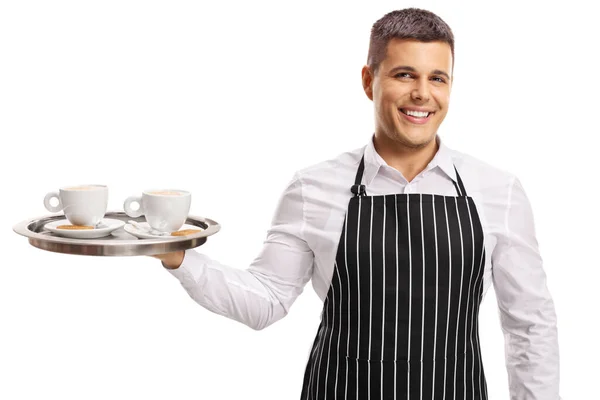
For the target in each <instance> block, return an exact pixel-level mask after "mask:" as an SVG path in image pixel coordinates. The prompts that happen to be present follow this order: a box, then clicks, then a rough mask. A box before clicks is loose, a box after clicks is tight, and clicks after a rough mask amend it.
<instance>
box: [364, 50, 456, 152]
mask: <svg viewBox="0 0 600 400" xmlns="http://www.w3.org/2000/svg"><path fill="white" fill-rule="evenodd" d="M451 74H452V52H451V49H450V46H449V45H448V44H447V43H445V42H438V41H435V42H419V41H416V40H411V39H392V40H390V41H389V43H388V45H387V52H386V57H385V58H384V59H383V61H382V62H381V64H379V67H378V68H377V71H376V72H375V74H373V72H372V71H371V69H370V68H369V67H368V66H365V67H364V68H363V71H362V78H363V88H364V90H365V93H366V94H367V96H368V97H369V99H371V100H372V101H373V104H374V106H375V136H376V138H378V139H379V140H380V141H381V142H387V143H390V142H393V143H395V144H397V145H400V146H402V147H406V148H423V147H426V146H427V145H428V144H431V143H435V142H434V139H435V136H436V134H437V131H438V128H439V126H440V124H441V123H442V121H443V120H444V118H445V117H446V113H447V112H448V105H449V102H450V88H451V83H452V80H451Z"/></svg>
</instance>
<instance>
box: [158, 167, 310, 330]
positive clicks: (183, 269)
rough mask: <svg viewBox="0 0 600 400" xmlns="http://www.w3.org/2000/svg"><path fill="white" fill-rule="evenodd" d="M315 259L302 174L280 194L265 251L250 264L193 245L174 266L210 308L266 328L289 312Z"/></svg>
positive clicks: (187, 287)
mask: <svg viewBox="0 0 600 400" xmlns="http://www.w3.org/2000/svg"><path fill="white" fill-rule="evenodd" d="M234 248H235V244H232V249H234ZM313 261H314V255H313V252H312V250H311V249H310V248H309V246H308V245H307V243H306V241H305V240H304V199H303V195H302V181H301V180H300V176H299V175H298V173H297V174H295V175H294V177H293V179H292V180H291V182H290V183H289V184H288V186H287V187H286V189H285V190H284V192H283V194H282V195H281V196H280V199H279V202H278V205H277V209H276V211H275V215H274V217H273V219H272V222H271V227H270V229H269V230H268V232H267V238H266V240H265V242H264V244H263V247H262V250H261V251H260V253H259V255H258V256H257V257H256V259H255V260H254V261H253V262H252V264H251V265H250V266H249V267H248V268H246V269H239V268H234V267H231V266H227V265H223V264H221V263H219V262H218V261H215V260H212V259H210V258H209V257H208V256H206V255H204V254H201V253H199V252H198V251H196V250H187V251H186V252H185V257H184V260H183V263H182V264H181V265H180V266H179V268H177V269H173V270H168V271H169V272H170V273H171V274H172V275H173V276H175V277H176V278H177V279H179V281H180V282H181V285H182V286H183V287H184V289H185V290H186V291H187V293H188V294H189V295H190V297H191V298H192V299H194V300H195V301H196V302H197V303H198V304H200V305H201V306H203V307H204V308H206V309H208V310H209V311H211V312H214V313H216V314H220V315H223V316H225V317H228V318H231V319H233V320H236V321H239V322H241V323H243V324H245V325H247V326H249V327H251V328H253V329H256V330H260V329H263V328H265V327H267V326H269V325H271V324H272V323H274V322H276V321H278V320H279V319H281V318H283V317H284V316H285V315H286V314H287V313H288V312H289V310H290V307H291V306H292V303H293V302H294V301H295V300H296V298H297V297H298V296H299V295H300V294H301V293H302V291H303V289H304V286H305V285H306V283H307V282H308V281H309V280H310V277H311V276H312V270H313Z"/></svg>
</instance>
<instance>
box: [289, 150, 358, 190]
mask: <svg viewBox="0 0 600 400" xmlns="http://www.w3.org/2000/svg"><path fill="white" fill-rule="evenodd" d="M364 149H365V146H363V147H359V148H356V149H354V150H350V151H345V152H343V153H339V154H337V155H334V156H332V157H331V158H329V159H326V160H324V161H321V162H318V163H315V164H311V165H308V166H306V167H304V168H302V169H300V170H298V171H296V178H297V179H299V180H300V181H301V182H302V184H304V185H310V184H313V185H314V184H317V185H318V184H319V183H322V182H332V181H335V180H336V177H337V178H342V177H345V176H346V175H347V174H348V173H349V172H350V171H354V172H355V171H356V168H358V164H359V163H360V159H361V157H362V155H363V152H364Z"/></svg>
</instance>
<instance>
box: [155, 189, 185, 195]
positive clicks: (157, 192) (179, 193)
mask: <svg viewBox="0 0 600 400" xmlns="http://www.w3.org/2000/svg"><path fill="white" fill-rule="evenodd" d="M148 194H153V195H158V196H181V195H182V194H183V193H181V192H176V191H174V190H157V191H154V192H148Z"/></svg>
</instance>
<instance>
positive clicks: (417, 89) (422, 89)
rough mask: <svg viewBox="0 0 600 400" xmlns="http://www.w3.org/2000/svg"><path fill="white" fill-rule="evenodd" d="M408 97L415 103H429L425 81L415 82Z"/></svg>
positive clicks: (427, 85)
mask: <svg viewBox="0 0 600 400" xmlns="http://www.w3.org/2000/svg"><path fill="white" fill-rule="evenodd" d="M410 95H411V97H412V99H413V100H414V101H416V102H421V103H427V102H428V101H429V82H428V81H427V79H418V80H415V86H414V88H413V89H412V91H411V94H410Z"/></svg>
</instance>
